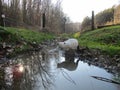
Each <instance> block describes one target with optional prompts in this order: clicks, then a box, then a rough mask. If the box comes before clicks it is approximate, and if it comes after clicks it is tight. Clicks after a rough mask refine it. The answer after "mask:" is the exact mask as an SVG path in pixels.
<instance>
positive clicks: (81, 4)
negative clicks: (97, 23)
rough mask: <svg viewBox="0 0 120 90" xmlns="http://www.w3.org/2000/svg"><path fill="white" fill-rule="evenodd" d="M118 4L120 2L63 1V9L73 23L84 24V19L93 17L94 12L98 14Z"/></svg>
mask: <svg viewBox="0 0 120 90" xmlns="http://www.w3.org/2000/svg"><path fill="white" fill-rule="evenodd" d="M118 3H119V0H63V1H62V8H63V11H64V13H66V14H67V16H68V17H70V19H71V20H72V21H73V22H82V20H83V18H84V17H86V16H91V12H92V10H94V11H95V14H97V13H98V12H100V11H102V10H104V9H107V8H110V7H112V6H114V5H117V4H118Z"/></svg>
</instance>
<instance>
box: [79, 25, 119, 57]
mask: <svg viewBox="0 0 120 90" xmlns="http://www.w3.org/2000/svg"><path fill="white" fill-rule="evenodd" d="M78 40H79V45H80V46H85V47H89V48H97V49H101V50H102V51H105V52H107V53H109V54H110V55H115V54H120V26H111V27H105V28H101V29H96V30H94V31H88V32H85V33H83V34H81V36H80V37H79V38H78Z"/></svg>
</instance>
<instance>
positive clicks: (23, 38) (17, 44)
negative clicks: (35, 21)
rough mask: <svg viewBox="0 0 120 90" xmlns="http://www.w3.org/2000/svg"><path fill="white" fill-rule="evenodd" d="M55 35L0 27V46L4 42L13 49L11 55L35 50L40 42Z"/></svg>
mask: <svg viewBox="0 0 120 90" xmlns="http://www.w3.org/2000/svg"><path fill="white" fill-rule="evenodd" d="M53 38H55V35H53V34H50V33H42V32H37V31H34V30H26V29H19V28H12V27H6V28H5V29H4V28H3V27H0V45H1V44H2V43H3V42H5V43H6V44H7V45H11V46H12V47H13V48H15V49H14V52H13V54H16V53H18V52H21V51H27V50H29V49H33V48H36V47H37V46H38V45H39V44H40V43H41V42H44V41H46V40H51V39H53Z"/></svg>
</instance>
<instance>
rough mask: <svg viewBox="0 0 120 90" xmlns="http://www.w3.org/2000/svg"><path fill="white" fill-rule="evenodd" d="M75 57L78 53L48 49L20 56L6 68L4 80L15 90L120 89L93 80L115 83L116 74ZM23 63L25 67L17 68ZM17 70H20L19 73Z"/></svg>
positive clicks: (119, 89) (117, 86)
mask: <svg viewBox="0 0 120 90" xmlns="http://www.w3.org/2000/svg"><path fill="white" fill-rule="evenodd" d="M73 56H75V55H74V52H73V53H72V54H71V53H70V54H69V53H68V52H67V53H66V52H63V51H57V52H53V53H49V52H45V51H44V50H43V51H41V52H31V53H28V54H25V55H20V56H18V57H16V58H13V59H12V60H11V62H12V63H11V64H10V65H9V66H8V67H6V68H5V73H6V74H5V75H6V76H5V79H4V80H5V82H6V85H7V86H9V88H11V90H120V85H117V84H114V83H110V82H106V81H102V80H98V79H95V78H93V77H92V76H96V77H103V78H107V79H110V80H112V79H113V78H114V76H113V75H112V74H110V73H108V72H107V71H106V70H105V69H102V68H99V67H96V66H94V65H89V64H87V63H85V62H83V61H81V60H79V59H78V58H77V57H73ZM19 63H21V64H22V67H21V66H20V67H14V66H16V65H19ZM11 67H12V68H11ZM13 67H14V69H13ZM23 67H24V68H23ZM23 69H24V71H23ZM14 70H18V71H16V74H14V72H15V71H14ZM19 70H20V71H23V72H19ZM8 74H9V75H8ZM16 77H17V78H16ZM2 88H8V87H2Z"/></svg>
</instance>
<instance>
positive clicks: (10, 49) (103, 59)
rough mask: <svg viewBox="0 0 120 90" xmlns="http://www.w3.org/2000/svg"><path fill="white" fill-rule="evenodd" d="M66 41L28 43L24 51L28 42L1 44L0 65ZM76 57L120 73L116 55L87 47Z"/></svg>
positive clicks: (58, 39) (81, 48)
mask: <svg viewBox="0 0 120 90" xmlns="http://www.w3.org/2000/svg"><path fill="white" fill-rule="evenodd" d="M59 41H64V40H63V39H61V38H56V39H53V40H47V41H44V42H42V43H40V44H36V43H29V44H28V43H27V44H28V45H29V48H27V49H22V48H23V45H25V44H26V42H21V43H19V44H17V45H12V44H7V43H2V44H0V63H4V62H6V58H10V57H14V56H15V55H17V54H20V53H22V54H24V53H26V52H29V51H39V50H41V49H43V48H48V47H52V48H55V47H57V42H59ZM16 48H18V49H19V50H18V51H15V50H16ZM76 57H78V58H79V59H80V60H82V61H84V62H87V63H88V64H89V65H95V66H99V67H101V68H105V69H106V70H107V71H108V72H111V73H115V74H116V73H117V72H120V69H119V68H120V56H119V55H114V56H112V57H111V56H110V55H107V54H105V53H103V52H102V51H101V50H99V49H89V48H87V47H80V49H79V50H77V51H76Z"/></svg>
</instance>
